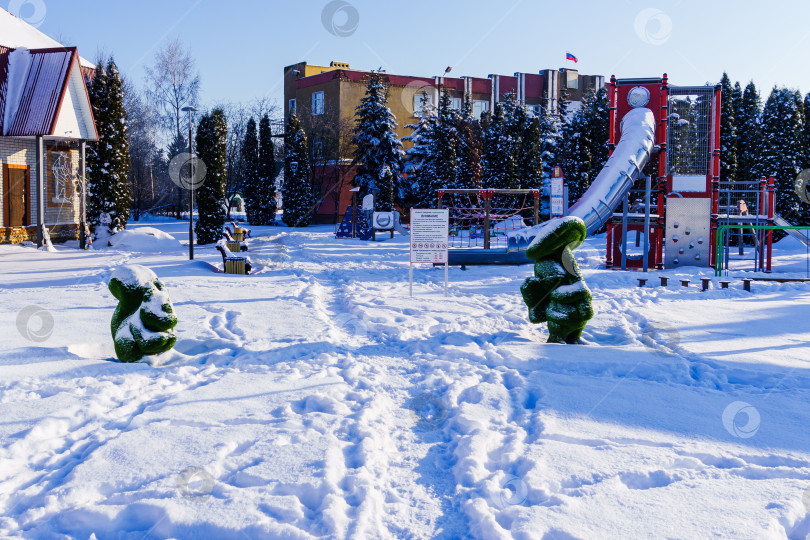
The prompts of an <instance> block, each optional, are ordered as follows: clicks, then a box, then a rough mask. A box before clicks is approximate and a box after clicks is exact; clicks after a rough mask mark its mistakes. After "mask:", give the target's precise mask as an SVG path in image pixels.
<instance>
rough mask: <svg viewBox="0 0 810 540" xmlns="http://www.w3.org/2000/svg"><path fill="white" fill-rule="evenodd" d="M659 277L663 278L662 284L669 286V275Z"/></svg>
mask: <svg viewBox="0 0 810 540" xmlns="http://www.w3.org/2000/svg"><path fill="white" fill-rule="evenodd" d="M659 277H660V278H661V286H662V287H666V286H667V281H668V280H669V278H668V277H667V276H659Z"/></svg>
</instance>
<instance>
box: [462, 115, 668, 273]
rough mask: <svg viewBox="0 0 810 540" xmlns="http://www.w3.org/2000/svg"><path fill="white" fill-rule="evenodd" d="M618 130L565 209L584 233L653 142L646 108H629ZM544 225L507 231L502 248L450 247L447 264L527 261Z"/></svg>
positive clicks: (628, 182)
mask: <svg viewBox="0 0 810 540" xmlns="http://www.w3.org/2000/svg"><path fill="white" fill-rule="evenodd" d="M621 131H622V135H621V138H620V139H619V143H618V144H617V145H616V148H615V149H614V150H613V153H612V154H611V156H610V158H609V159H608V160H607V163H605V166H604V168H603V169H602V170H601V171H600V172H599V174H598V175H597V177H596V178H595V179H594V181H593V183H592V184H591V187H589V188H588V191H586V192H585V194H584V195H583V196H582V197H581V198H580V199H579V200H578V201H577V203H576V204H575V205H574V206H573V207H571V211H570V212H569V215H571V216H576V217H578V218H580V219H582V221H584V222H585V228H586V229H587V230H588V234H593V233H595V232H596V231H598V230H599V229H601V228H602V226H603V225H604V224H605V223H607V221H608V219H610V217H611V215H612V214H613V212H614V210H615V209H616V207H617V206H618V205H619V204H620V203H621V202H622V200H623V199H624V196H625V194H626V193H627V192H629V191H630V189H632V187H633V184H634V183H635V182H636V180H637V179H638V176H639V174H641V170H642V169H643V168H644V166H645V165H646V164H647V162H648V161H649V160H650V154H651V153H652V150H653V146H654V145H655V116H654V115H653V113H652V111H651V110H650V109H647V108H643V107H639V108H637V109H633V110H632V111H630V112H629V113H627V114H626V115H625V116H624V118H623V119H622V123H621ZM544 225H545V224H544V223H541V224H540V225H535V226H534V227H529V228H526V229H521V230H519V231H515V232H511V233H509V234H508V235H507V243H508V247H507V248H506V249H487V250H482V249H451V250H450V252H449V257H450V264H451V265H467V264H470V265H476V264H526V263H529V262H531V261H530V260H529V259H527V258H526V256H525V254H524V251H525V249H526V248H527V247H528V246H529V244H531V242H532V240H533V239H534V237H535V235H536V234H537V232H538V231H539V230H540V229H541V228H542V227H543V226H544Z"/></svg>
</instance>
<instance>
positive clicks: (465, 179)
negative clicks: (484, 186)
mask: <svg viewBox="0 0 810 540" xmlns="http://www.w3.org/2000/svg"><path fill="white" fill-rule="evenodd" d="M457 122H458V124H457V126H456V131H457V133H458V148H457V149H456V158H457V160H456V179H455V182H454V185H455V187H456V188H459V189H479V188H480V187H481V173H482V166H481V138H482V133H481V125H480V124H479V123H478V121H477V120H476V119H475V118H473V113H472V103H471V102H470V100H469V99H466V100H464V104H463V105H462V108H461V114H459V115H458V119H457Z"/></svg>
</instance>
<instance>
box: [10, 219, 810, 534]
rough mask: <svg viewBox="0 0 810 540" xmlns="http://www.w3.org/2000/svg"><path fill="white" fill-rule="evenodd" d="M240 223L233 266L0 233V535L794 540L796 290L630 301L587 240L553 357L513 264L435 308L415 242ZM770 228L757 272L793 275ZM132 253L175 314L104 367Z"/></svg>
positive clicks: (798, 497) (799, 530) (805, 302)
mask: <svg viewBox="0 0 810 540" xmlns="http://www.w3.org/2000/svg"><path fill="white" fill-rule="evenodd" d="M139 226H149V227H155V228H158V229H160V230H162V231H165V232H167V233H169V234H171V235H172V236H173V237H174V238H176V239H177V240H179V241H180V242H185V241H186V240H187V230H188V225H187V224H186V223H183V222H174V221H170V222H165V223H162V222H155V221H150V222H144V223H143V224H142V225H139V224H131V228H133V229H137V228H138V227H139ZM252 229H253V238H252V239H250V240H249V241H248V243H249V245H250V256H251V258H252V259H253V261H254V263H255V267H256V268H257V270H258V271H257V273H256V274H255V275H251V276H229V275H225V274H223V273H221V267H222V259H221V256H220V255H219V253H218V252H216V251H215V250H214V248H213V246H198V247H197V248H196V249H195V260H194V261H188V260H187V254H186V252H185V251H184V247H182V246H180V247H178V245H177V244H176V243H175V242H174V241H170V240H166V246H168V247H167V249H168V250H169V251H167V252H164V253H160V252H155V246H154V243H152V244H150V250H149V251H148V252H144V251H138V252H130V251H123V250H118V249H115V248H107V249H104V250H98V251H93V252H81V251H79V250H77V249H74V248H71V247H70V246H59V245H57V248H56V249H57V251H56V252H55V253H47V252H42V251H36V250H35V249H33V248H30V247H28V248H25V247H19V246H0V304H1V305H2V306H3V309H2V311H0V317H1V319H0V322H2V328H4V331H3V337H2V340H0V374H2V376H0V537H3V538H6V537H12V538H13V537H23V538H81V539H86V538H88V537H90V535H91V534H93V533H95V535H96V537H97V538H98V540H104V539H106V538H133V539H134V538H234V539H241V538H316V537H317V538H333V537H334V538H434V537H438V538H466V537H469V538H521V539H529V538H566V539H568V538H707V537H717V538H758V539H761V538H774V539H776V538H791V539H793V538H804V537H805V536H806V535H807V534H808V533H810V517H809V516H808V512H810V508H809V507H810V492H808V493H807V494H805V493H806V490H807V489H808V488H810V429H809V428H808V426H810V371H809V368H810V284H801V283H786V284H779V283H760V282H755V283H754V284H753V285H752V290H753V292H752V293H747V292H744V291H743V290H742V284H741V282H740V281H739V279H733V277H732V284H731V287H730V288H729V289H728V290H721V289H719V287H717V281H716V279H715V281H714V283H713V285H712V288H711V289H710V290H709V291H707V292H701V291H700V287H699V279H698V276H699V275H705V276H709V275H712V274H711V273H710V272H709V271H707V270H703V271H702V273H701V271H700V270H699V269H686V270H679V271H677V272H664V274H665V275H667V276H669V277H670V282H669V283H670V284H669V287H668V288H666V289H664V288H661V287H658V286H657V285H658V278H657V276H658V273H655V272H654V273H651V274H648V276H647V277H648V278H649V281H648V284H647V287H645V288H639V287H638V286H637V281H636V278H637V277H639V276H640V275H641V274H639V273H629V272H627V273H624V272H618V271H611V270H605V269H603V267H602V252H603V247H604V236H597V237H594V238H590V239H588V240H587V241H586V242H585V244H584V245H583V246H582V247H580V248H579V249H578V250H577V252H576V254H577V257H578V260H579V262H580V265H581V267H582V270H583V273H584V275H585V279H586V281H587V284H588V287H589V288H590V289H591V291H592V293H593V301H594V310H595V312H596V314H595V317H594V319H593V320H592V321H591V322H590V324H589V325H588V327H587V328H586V330H585V334H584V336H583V337H584V338H585V339H586V340H587V341H588V342H589V344H588V345H584V346H571V345H551V344H546V343H545V339H546V337H547V334H546V331H545V329H544V328H543V327H540V326H534V325H531V324H529V322H528V317H527V313H526V309H525V307H524V305H523V304H522V301H521V298H520V292H519V287H520V284H521V282H522V281H523V279H525V278H526V277H527V276H529V275H530V274H531V266H528V265H527V266H522V267H469V268H467V270H466V271H462V270H461V269H459V268H451V269H450V288H449V297H447V298H445V297H444V296H443V277H444V272H443V271H442V270H441V269H432V268H429V267H420V268H417V269H416V270H415V272H414V275H415V280H416V282H415V285H414V292H415V295H414V298H409V297H408V263H407V261H408V253H407V250H408V244H407V239H406V238H405V237H402V236H399V235H398V236H397V237H396V238H395V239H394V240H390V239H387V238H385V239H382V241H380V242H377V243H372V242H361V241H359V240H335V239H334V238H333V236H332V234H331V231H332V228H331V227H325V226H320V227H310V228H307V229H301V230H296V231H293V232H290V230H289V229H287V228H284V227H277V228H270V227H252ZM150 237H152V238H157V237H155V236H153V235H150ZM381 238H382V237H381ZM150 242H151V240H150ZM786 242H788V243H786V244H784V245H783V244H779V245H777V247H776V250H775V252H776V255H777V256H778V257H777V264H776V266H775V270H778V269H779V262H780V261H785V263H786V264H791V265H793V266H794V267H795V268H791V271H792V272H794V273H796V272H801V271H802V270H803V268H804V266H803V265H804V262H803V260H804V259H803V257H804V253H805V251H804V246H801V247H798V243H794V244H789V242H793V241H792V240H788V241H786ZM784 246H788V247H784ZM124 263H137V264H142V265H145V266H147V267H149V268H151V269H152V270H153V271H154V272H155V273H156V274H157V275H158V277H159V278H160V279H161V280H162V281H163V282H164V283H165V285H166V287H167V289H168V291H169V294H170V296H171V299H172V301H173V303H174V308H175V311H176V313H177V316H178V318H179V323H178V325H177V334H178V340H177V345H176V347H175V350H173V351H171V352H168V353H165V354H163V355H161V356H159V357H157V358H155V359H154V360H153V361H152V363H151V364H147V363H138V364H132V365H124V364H120V363H118V362H117V361H115V360H114V359H113V355H114V351H113V343H112V338H111V336H110V327H109V324H110V318H111V316H112V313H113V311H114V309H115V306H116V301H115V299H114V298H113V297H112V295H111V294H110V293H109V292H108V290H107V281H108V279H109V277H110V275H111V272H112V270H113V269H114V268H115V267H116V266H118V265H120V264H124ZM681 277H688V278H690V279H691V280H692V283H691V285H690V287H688V288H683V287H681V286H680V282H679V279H678V278H681ZM696 285H698V286H696ZM803 497H804V500H803Z"/></svg>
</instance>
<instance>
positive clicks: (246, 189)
mask: <svg viewBox="0 0 810 540" xmlns="http://www.w3.org/2000/svg"><path fill="white" fill-rule="evenodd" d="M241 152H242V161H243V163H244V165H243V170H242V195H244V197H245V213H246V214H247V220H248V223H250V224H251V225H264V223H259V221H261V207H262V205H263V204H264V200H263V199H264V194H263V193H262V189H261V184H260V182H259V131H258V129H257V128H256V121H255V120H254V119H253V118H251V119H250V120H248V121H247V125H246V126H245V139H244V140H243V141H242V150H241Z"/></svg>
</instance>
